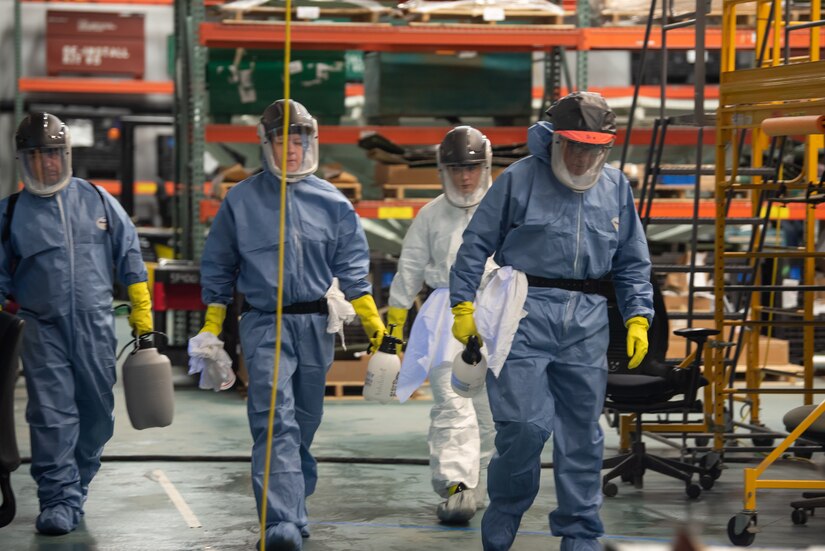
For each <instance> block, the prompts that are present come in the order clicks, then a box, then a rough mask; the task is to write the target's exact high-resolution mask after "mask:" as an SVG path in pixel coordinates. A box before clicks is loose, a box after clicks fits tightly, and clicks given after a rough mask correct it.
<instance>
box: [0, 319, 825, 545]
mask: <svg viewBox="0 0 825 551" xmlns="http://www.w3.org/2000/svg"><path fill="white" fill-rule="evenodd" d="M118 323H119V324H120V323H125V322H123V321H122V320H120V319H119V320H118ZM119 329H120V330H119V332H118V333H119V334H120V335H121V336H123V335H124V331H123V330H122V328H121V327H119ZM122 342H123V341H122ZM176 372H177V373H176V379H178V381H179V384H176V406H175V407H176V411H175V420H174V423H173V424H172V425H171V426H170V427H166V428H162V429H148V430H144V431H137V430H134V429H133V428H132V427H131V425H130V424H129V420H128V416H127V414H126V410H125V403H124V399H123V393H122V388H120V386H119V384H118V387H117V388H116V392H117V394H116V399H117V405H116V412H115V413H116V427H115V435H114V438H113V439H112V441H111V442H110V443H109V445H108V446H107V448H106V451H105V456H104V457H105V459H106V460H105V461H104V463H103V466H102V468H101V470H100V473H99V474H98V476H97V478H95V480H94V482H93V483H92V486H91V489H90V495H89V500H88V502H87V504H86V515H85V518H84V519H83V520H82V522H81V524H80V526H79V528H78V529H77V530H76V531H75V532H73V533H71V534H69V535H66V536H60V537H48V536H42V535H38V534H37V533H36V532H35V530H34V520H35V517H36V515H37V513H38V510H37V499H36V488H35V485H34V482H33V481H32V479H31V478H30V476H29V474H28V464H24V465H22V466H21V467H20V468H19V469H18V470H17V471H15V472H14V473H13V474H12V484H13V487H14V490H15V494H16V496H17V500H18V503H17V505H18V509H17V516H16V518H15V519H14V521H13V522H12V523H11V524H10V525H8V526H6V527H4V528H2V529H0V550H3V551H18V550H20V551H22V550H42V551H69V550H71V551H85V550H100V551H104V550H105V551H132V550H152V551H166V550H169V551H184V550H235V549H238V550H240V549H245V550H251V549H253V548H254V546H255V543H256V541H257V540H258V536H257V532H258V525H257V517H256V513H255V506H254V501H253V498H252V488H251V483H250V475H249V462H248V457H249V452H250V449H251V438H250V436H249V431H248V428H247V423H246V408H245V403H244V400H243V398H242V397H241V395H240V394H238V393H237V392H234V391H230V392H226V393H221V394H215V393H213V392H211V391H204V390H199V389H197V387H196V386H194V385H192V383H191V381H189V379H188V377H186V376H185V375H184V374H183V370H182V369H177V368H176ZM818 383H819V386H821V383H822V381H819V382H818ZM25 403H26V392H25V385H24V384H23V381H22V380H20V381H18V386H17V389H16V393H15V415H16V423H17V437H18V442H19V445H20V453H21V455H23V456H26V457H27V456H28V455H29V438H28V430H27V427H26V424H25V420H24V418H23V413H24V410H25ZM800 403H801V397H799V396H769V397H767V398H765V408H764V410H763V418H764V419H765V420H768V422H769V423H770V422H771V421H775V422H776V423H777V424H778V422H779V421H778V420H779V419H781V416H782V414H783V413H784V412H785V411H787V410H789V409H791V408H792V407H794V406H796V405H799V404H800ZM430 406H431V401H430V400H428V399H426V397H425V398H424V399H420V400H416V401H411V402H408V403H406V404H403V405H400V404H392V405H379V404H373V403H367V402H363V401H361V400H345V401H336V400H329V401H328V402H327V405H326V413H325V418H324V422H323V424H322V425H321V428H320V430H319V432H318V435H317V438H316V441H315V445H314V452H315V454H316V456H318V457H319V459H320V460H321V463H320V465H319V474H320V481H319V483H318V488H317V492H316V493H315V495H313V496H312V497H311V498H310V499H309V502H308V505H309V513H310V526H309V527H310V530H311V538H310V539H309V540H306V541H305V545H304V549H305V550H306V551H322V550H323V551H355V550H358V551H408V550H409V551H441V550H448V549H449V550H450V551H461V550H471V549H473V550H475V549H481V536H480V531H479V527H480V521H481V515H477V516H476V518H474V519H473V520H472V521H471V522H470V524H469V525H468V526H465V527H447V526H443V525H441V524H439V523H438V521H437V520H436V518H435V507H436V505H437V503H438V498H437V496H436V495H435V494H434V493H433V491H432V490H431V487H430V480H429V469H428V467H427V466H426V465H425V464H424V463H425V462H426V458H427V443H426V433H427V426H428V423H429V416H428V414H429V408H430ZM772 428H775V429H778V428H780V427H778V426H774V427H772ZM605 431H606V435H607V437H606V440H607V446H608V449H607V451H606V453H607V454H610V455H612V454H613V453H615V451H616V443H617V436H616V434H615V431H614V430H613V429H608V428H606V429H605ZM648 446H649V448H650V449H659V450H660V451H666V450H663V449H662V448H663V447H664V446H663V445H662V444H658V443H656V442H655V441H654V442H652V443H648ZM356 458H360V460H359V461H354V459H356ZM381 458H391V459H394V460H396V461H395V462H394V463H384V462H382V461H377V460H378V459H381ZM550 458H551V447H550V446H549V445H548V446H547V448H546V449H545V453H544V460H545V461H548V462H549V461H550ZM752 464H753V463H750V464H748V463H744V462H732V461H731V462H728V463H727V464H726V467H727V468H726V469H725V470H724V472H723V474H722V476H721V477H720V478H719V480H717V483H716V485H715V486H714V488H713V489H711V490H709V491H704V492H703V493H702V495H701V496H700V497H699V498H698V499H697V500H693V501H692V500H689V499H688V498H687V497H686V496H685V492H684V487H683V485H682V483H680V482H677V481H674V480H672V479H668V478H665V477H663V476H660V475H658V474H656V473H650V472H649V473H648V474H647V475H646V476H645V487H644V488H643V489H641V490H639V489H634V488H632V487H630V486H627V485H623V484H620V488H619V494H618V496H616V497H614V498H605V502H604V505H603V508H602V517H603V520H604V523H605V528H606V536H605V538H604V540H603V541H604V542H605V543H607V544H612V545H613V546H615V547H617V548H620V549H651V550H655V549H670V548H672V546H671V545H670V542H672V541H673V538H674V534H675V533H676V531H677V530H678V529H679V528H680V527H682V526H685V525H687V526H689V527H690V529H691V530H692V531H693V533H695V534H696V535H697V537H698V538H700V539H701V541H702V542H703V543H704V544H705V545H708V546H730V543H729V541H728V538H727V535H726V526H727V522H728V520H729V519H730V518H731V516H733V515H734V514H736V513H738V512H739V511H740V509H741V507H742V469H743V468H744V467H746V466H749V465H752ZM823 464H825V459H823V456H822V454H821V453H817V454H815V455H814V456H813V461H805V460H799V459H787V460H784V461H781V462H780V463H779V464H777V465H776V466H775V467H772V468H771V470H770V471H769V473H770V474H771V478H800V479H822V478H823V476H825V469H823ZM552 474H553V472H552V470H550V469H544V470H543V471H542V486H541V491H540V493H539V496H538V498H537V499H536V501H535V503H534V505H533V507H532V508H531V509H530V510H529V511H528V512H527V514H526V515H525V517H524V519H523V521H522V524H521V530H520V532H519V535H518V537H517V539H516V542H515V545H514V546H513V550H514V551H528V550H539V549H541V550H552V549H558V547H559V540H558V539H557V538H554V537H553V536H552V535H551V534H550V533H549V530H548V526H547V513H548V512H549V511H550V510H551V509H552V508H553V506H554V500H555V498H554V492H553V476H552ZM798 495H799V492H798V491H794V490H765V491H760V493H759V495H758V498H757V503H758V511H759V527H760V528H761V533H759V534H758V536H757V538H756V542H755V543H754V545H755V546H759V547H769V548H777V549H779V548H781V549H791V548H793V549H804V548H809V547H813V546H815V545H822V544H823V542H825V512H823V511H820V512H819V513H818V515H817V516H815V517H813V518H811V519H810V520H809V521H808V523H807V525H805V526H795V525H794V524H793V523H792V522H791V518H790V512H791V508H790V506H789V502H790V501H791V500H792V499H796V498H797V497H798Z"/></svg>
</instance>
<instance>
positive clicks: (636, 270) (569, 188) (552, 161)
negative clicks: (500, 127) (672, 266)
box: [450, 92, 653, 551]
mask: <svg viewBox="0 0 825 551" xmlns="http://www.w3.org/2000/svg"><path fill="white" fill-rule="evenodd" d="M547 115H548V116H549V117H550V122H549V123H548V122H544V121H540V122H538V123H536V124H535V125H533V126H532V127H531V128H530V129H529V133H528V147H529V149H530V153H531V155H530V156H528V157H526V158H524V159H521V160H519V161H518V162H516V163H514V164H513V165H511V166H510V167H508V168H507V170H506V171H504V172H503V173H502V174H501V175H500V176H499V177H498V178H497V179H496V182H495V184H493V186H492V187H491V188H490V191H489V192H487V195H486V196H485V197H484V199H483V200H482V201H481V204H480V205H479V206H478V210H476V213H475V215H474V216H473V219H472V220H471V221H470V224H469V226H468V227H467V229H466V231H465V232H464V236H463V243H462V245H461V248H460V249H459V250H458V254H457V256H456V261H455V264H454V265H453V268H452V271H451V275H450V299H451V304H452V305H453V308H452V310H453V315H454V324H453V334H454V335H455V336H456V338H458V339H459V340H460V341H462V342H466V341H467V339H468V338H469V337H470V336H472V335H477V334H478V331H477V329H476V326H475V322H474V320H473V299H474V297H475V296H476V290H477V288H478V286H479V282H480V279H481V276H482V273H483V271H484V265H485V262H486V261H487V257H488V256H490V255H491V254H493V253H495V254H494V260H495V261H496V263H497V264H499V265H500V266H512V267H513V268H514V269H515V270H519V271H520V272H523V273H524V274H525V275H526V279H527V284H528V288H527V297H526V299H525V303H524V310H526V311H527V316H526V317H524V318H523V319H522V320H521V322H520V323H519V326H518V330H517V331H516V333H515V337H514V339H513V343H512V347H511V349H510V353H509V356H508V357H507V360H506V361H505V363H504V366H503V368H502V370H501V373H500V375H499V377H498V378H496V377H495V376H494V375H493V374H492V373H489V372H488V374H487V389H488V394H489V398H490V407H491V409H492V412H493V420H494V421H495V425H496V431H497V434H496V442H495V444H496V453H495V455H494V456H493V458H492V460H491V462H490V466H489V470H488V492H489V497H490V505H489V506H488V508H487V511H486V513H485V514H484V518H483V519H482V527H481V530H482V532H481V533H482V542H483V546H484V549H485V551H503V550H506V549H510V546H511V545H512V543H513V541H514V539H515V537H516V532H517V531H518V527H519V523H520V521H521V517H522V515H523V514H524V512H525V511H526V510H527V509H528V508H529V507H530V505H531V504H532V503H533V500H534V499H535V497H536V495H537V493H538V490H539V476H540V455H541V451H542V448H543V447H544V444H545V442H546V441H547V439H548V438H549V437H550V435H551V434H552V435H553V475H554V479H555V483H556V496H557V501H558V505H557V508H556V510H555V511H553V512H551V513H550V529H551V531H552V533H553V534H554V535H556V536H561V537H562V541H561V549H562V551H572V550H576V551H579V550H596V549H600V548H601V546H600V543H599V541H598V538H599V537H600V536H601V535H603V531H604V529H603V526H602V522H601V520H600V518H599V507H600V505H601V484H600V478H601V477H600V470H601V464H602V451H603V434H602V431H601V428H600V427H599V416H600V414H601V411H602V405H603V401H604V393H605V387H606V381H607V360H606V352H607V346H608V317H607V305H606V298H605V297H604V296H601V295H600V294H598V292H599V291H600V289H601V288H602V285H601V282H600V281H597V280H600V279H602V278H606V277H612V280H613V286H614V287H615V292H616V296H617V299H618V304H619V308H620V311H621V313H622V315H623V318H624V320H625V325H626V326H627V328H628V342H627V345H628V356H631V359H630V362H629V365H630V367H631V368H634V367H637V366H638V365H639V363H641V361H642V359H643V358H644V355H645V354H646V353H647V328H648V326H649V322H650V320H651V319H652V317H653V299H652V297H653V291H652V287H651V284H650V255H649V252H648V247H647V240H646V238H645V234H644V231H643V229H642V225H641V223H640V221H639V217H638V214H637V213H636V208H635V205H634V203H633V195H632V193H631V189H630V186H629V184H628V181H627V179H626V178H625V177H624V175H623V174H622V173H621V172H619V171H618V170H616V169H613V168H611V167H609V166H605V165H604V162H605V159H606V157H607V154H608V151H609V148H610V147H611V145H612V144H613V140H614V138H615V133H616V125H615V115H614V113H613V111H612V110H611V109H610V108H609V107H608V106H607V104H606V103H605V101H604V99H603V98H602V97H601V96H599V95H598V94H593V93H587V92H577V93H574V94H571V95H569V96H566V97H564V98H562V99H561V100H559V101H558V102H556V103H555V104H554V105H552V106H551V107H550V109H549V110H548V111H547Z"/></svg>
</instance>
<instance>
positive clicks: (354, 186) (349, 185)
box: [329, 180, 361, 203]
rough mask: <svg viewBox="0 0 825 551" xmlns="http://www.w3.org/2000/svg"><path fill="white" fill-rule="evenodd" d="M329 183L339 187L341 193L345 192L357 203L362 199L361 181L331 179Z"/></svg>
mask: <svg viewBox="0 0 825 551" xmlns="http://www.w3.org/2000/svg"><path fill="white" fill-rule="evenodd" d="M329 183H330V184H332V185H334V186H335V187H337V188H338V189H339V190H340V191H341V193H343V194H344V195H345V196H346V197H347V199H349V200H350V201H352V202H353V203H357V202H358V201H360V200H361V183H360V182H336V181H334V180H330V182H329Z"/></svg>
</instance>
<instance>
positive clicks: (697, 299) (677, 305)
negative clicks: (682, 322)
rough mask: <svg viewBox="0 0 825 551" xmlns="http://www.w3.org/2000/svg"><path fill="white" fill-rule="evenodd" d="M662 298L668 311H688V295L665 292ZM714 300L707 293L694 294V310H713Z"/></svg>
mask: <svg viewBox="0 0 825 551" xmlns="http://www.w3.org/2000/svg"><path fill="white" fill-rule="evenodd" d="M662 298H664V300H665V309H666V310H667V311H668V312H687V310H688V298H689V297H688V295H675V294H671V293H666V294H665V293H663V294H662ZM713 302H714V300H713V299H712V298H711V297H708V296H705V295H693V311H694V312H712V311H713Z"/></svg>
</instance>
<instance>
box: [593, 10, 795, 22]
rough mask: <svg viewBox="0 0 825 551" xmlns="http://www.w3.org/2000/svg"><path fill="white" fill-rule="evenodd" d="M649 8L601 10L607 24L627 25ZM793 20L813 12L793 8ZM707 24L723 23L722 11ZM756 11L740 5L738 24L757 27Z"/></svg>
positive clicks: (644, 16) (713, 13)
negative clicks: (641, 9)
mask: <svg viewBox="0 0 825 551" xmlns="http://www.w3.org/2000/svg"><path fill="white" fill-rule="evenodd" d="M647 14H648V12H647V10H645V11H644V13H642V12H639V11H624V10H616V9H604V10H602V11H601V16H602V20H603V23H604V25H605V26H610V25H627V24H628V23H636V24H642V23H644V22H645V21H646V20H647ZM790 16H791V17H790V19H791V21H810V18H811V12H810V10H809V9H807V8H791V10H790ZM656 17H657V19H659V20H660V18H661V10H659V11H657V12H656ZM705 22H706V24H707V25H711V26H719V25H721V24H722V12H721V11H717V10H714V11H711V12H710V13H708V14H706V15H705ZM756 22H757V17H756V11H754V10H753V9H752V8H751V9H748V8H747V7H746V6H740V7H739V9H737V11H736V25H737V26H739V27H756Z"/></svg>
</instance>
